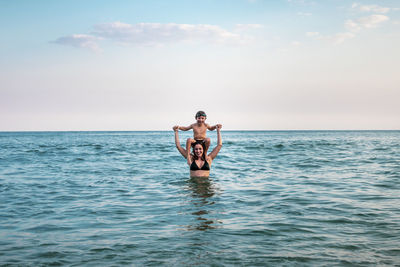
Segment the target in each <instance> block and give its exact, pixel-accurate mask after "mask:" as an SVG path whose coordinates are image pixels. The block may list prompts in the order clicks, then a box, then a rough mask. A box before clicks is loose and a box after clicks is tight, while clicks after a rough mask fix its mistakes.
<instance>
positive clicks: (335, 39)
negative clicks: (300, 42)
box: [306, 32, 355, 45]
mask: <svg viewBox="0 0 400 267" xmlns="http://www.w3.org/2000/svg"><path fill="white" fill-rule="evenodd" d="M306 36H308V37H311V38H313V39H315V40H326V41H329V42H331V43H333V44H335V45H339V44H342V43H343V42H344V41H346V40H347V39H351V38H353V37H354V36H355V35H354V34H353V33H351V32H340V33H337V34H335V35H326V36H325V35H322V34H320V33H319V32H307V33H306Z"/></svg>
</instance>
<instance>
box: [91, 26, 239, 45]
mask: <svg viewBox="0 0 400 267" xmlns="http://www.w3.org/2000/svg"><path fill="white" fill-rule="evenodd" d="M94 28H95V30H94V31H93V33H92V34H94V35H95V36H99V37H101V38H104V39H110V40H113V41H117V42H120V43H125V44H146V45H158V44H165V43H175V42H182V41H205V42H210V43H238V42H240V41H241V39H240V36H239V35H238V34H235V33H231V32H229V31H227V30H224V29H222V28H220V27H218V26H215V25H207V24H177V23H167V24H161V23H138V24H133V25H131V24H126V23H121V22H113V23H103V24H99V25H96V26H95V27H94Z"/></svg>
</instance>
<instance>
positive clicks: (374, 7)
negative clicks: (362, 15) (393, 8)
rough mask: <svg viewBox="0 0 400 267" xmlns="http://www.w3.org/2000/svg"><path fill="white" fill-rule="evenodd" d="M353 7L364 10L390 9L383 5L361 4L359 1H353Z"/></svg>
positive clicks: (375, 11) (382, 11) (380, 11)
mask: <svg viewBox="0 0 400 267" xmlns="http://www.w3.org/2000/svg"><path fill="white" fill-rule="evenodd" d="M351 7H352V8H354V9H358V10H360V11H363V12H374V13H387V12H389V11H390V8H389V7H381V6H378V5H361V4H359V3H353V5H352V6H351Z"/></svg>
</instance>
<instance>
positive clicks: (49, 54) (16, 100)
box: [0, 0, 400, 131]
mask: <svg viewBox="0 0 400 267" xmlns="http://www.w3.org/2000/svg"><path fill="white" fill-rule="evenodd" d="M0 31H1V42H0V131H88V130H93V131H95V130H126V131H130V130H170V129H171V128H172V126H174V125H182V126H187V125H189V124H191V123H194V122H195V119H194V115H195V113H196V112H197V111H199V110H204V111H205V112H206V113H207V122H208V123H209V124H211V125H214V124H216V123H220V124H222V125H223V130H399V129H400V105H399V104H398V102H399V99H400V75H399V70H400V68H399V64H400V63H399V62H400V49H399V47H400V2H399V1H397V0H371V1H369V0H364V1H363V0H361V1H348V0H323V1H322V0H321V1H317V0H202V1H198V0H197V1H196V0H182V1H177V0H169V1H165V0H146V1H142V0H141V1H139V0H126V1H124V0H114V1H105V0H104V1H103V0H85V1H80V0H58V1H53V0H48V1H46V0H37V1H31V0H0Z"/></svg>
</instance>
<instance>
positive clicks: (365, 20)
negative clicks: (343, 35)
mask: <svg viewBox="0 0 400 267" xmlns="http://www.w3.org/2000/svg"><path fill="white" fill-rule="evenodd" d="M388 20H389V17H387V16H385V15H371V16H368V17H362V18H359V19H358V20H357V21H353V20H347V21H346V22H345V27H346V29H348V30H349V31H352V32H358V31H360V30H361V29H362V28H376V27H378V25H379V24H381V23H382V22H385V21H388Z"/></svg>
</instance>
